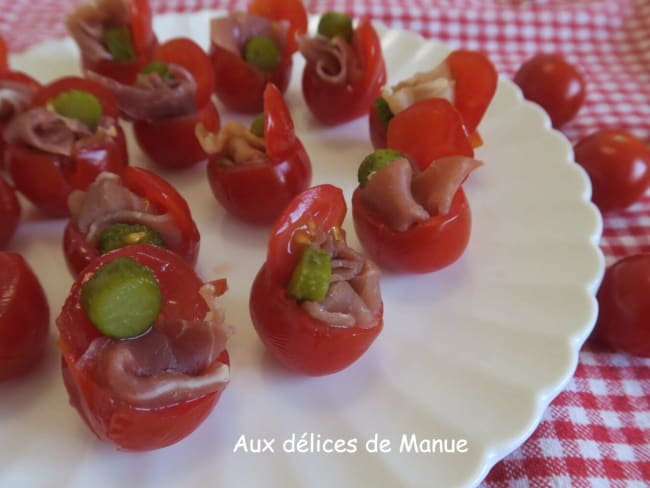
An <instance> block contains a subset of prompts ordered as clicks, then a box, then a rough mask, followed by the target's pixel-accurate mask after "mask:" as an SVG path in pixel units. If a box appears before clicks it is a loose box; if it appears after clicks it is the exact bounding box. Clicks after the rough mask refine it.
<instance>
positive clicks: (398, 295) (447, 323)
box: [0, 12, 603, 488]
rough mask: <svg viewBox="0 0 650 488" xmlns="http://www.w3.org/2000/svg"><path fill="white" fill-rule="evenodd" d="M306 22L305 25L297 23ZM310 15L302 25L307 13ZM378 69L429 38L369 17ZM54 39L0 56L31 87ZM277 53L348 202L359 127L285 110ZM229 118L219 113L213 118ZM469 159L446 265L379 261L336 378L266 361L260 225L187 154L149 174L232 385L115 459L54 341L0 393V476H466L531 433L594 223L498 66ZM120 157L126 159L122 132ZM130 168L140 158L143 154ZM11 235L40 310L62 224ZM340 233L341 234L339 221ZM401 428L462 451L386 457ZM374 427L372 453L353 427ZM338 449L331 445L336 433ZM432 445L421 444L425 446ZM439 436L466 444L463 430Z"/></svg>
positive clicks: (48, 62) (314, 155) (299, 120)
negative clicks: (374, 303)
mask: <svg viewBox="0 0 650 488" xmlns="http://www.w3.org/2000/svg"><path fill="white" fill-rule="evenodd" d="M209 17H210V14H209V13H207V12H203V13H198V14H192V15H183V16H181V15H172V16H161V17H159V18H157V19H156V25H155V27H156V30H157V32H158V33H159V34H160V37H161V39H166V38H169V37H173V36H180V35H191V36H192V37H194V38H195V39H196V40H197V41H199V42H200V43H201V44H203V45H206V44H207V39H208V18H209ZM312 20H313V19H312ZM312 28H313V22H312ZM380 31H381V37H382V40H383V47H384V53H385V56H386V59H387V63H388V72H389V81H390V82H396V81H397V80H400V79H401V78H404V77H406V76H408V75H410V74H412V73H413V72H415V71H417V70H422V69H426V68H427V67H431V66H433V65H435V64H436V63H437V62H439V61H440V60H441V59H442V58H443V57H444V56H445V55H446V53H447V52H448V48H447V47H445V46H443V45H441V44H438V43H435V42H432V41H427V40H424V39H422V38H421V37H419V36H417V35H415V34H412V33H408V32H403V31H396V30H388V29H385V28H380ZM76 59H77V51H76V48H75V46H74V45H73V43H72V42H71V41H70V40H65V41H56V42H49V43H46V44H42V45H39V46H36V47H34V48H33V49H31V50H29V51H27V52H25V53H24V54H21V55H19V56H15V57H14V58H13V59H12V60H11V61H12V64H13V65H14V66H15V67H16V69H23V70H25V71H28V72H30V73H32V74H33V75H35V76H36V77H37V78H38V79H40V80H41V81H46V80H49V79H52V78H54V77H56V76H60V75H64V74H69V73H72V72H78V68H77V61H76ZM301 69H302V60H299V59H298V56H296V65H295V68H294V78H293V83H292V85H291V87H290V89H289V92H288V94H287V99H288V104H289V106H290V109H291V111H292V114H293V117H294V121H295V124H296V127H297V131H298V134H299V136H300V137H301V138H302V140H303V142H304V144H305V146H306V147H307V149H308V152H309V154H310V155H311V160H312V163H313V166H314V180H313V182H314V183H315V184H317V183H323V182H331V183H334V184H336V185H338V186H341V187H342V188H343V189H344V191H345V194H346V196H347V197H348V201H349V197H350V195H351V193H352V191H353V189H354V187H355V180H356V176H355V175H356V169H357V165H358V163H359V161H360V160H361V159H362V157H363V156H364V155H365V154H366V153H368V152H369V151H370V149H371V147H370V143H369V140H368V135H367V121H366V119H360V120H358V121H356V122H353V123H349V124H346V125H343V126H340V127H336V128H324V127H321V126H320V125H319V124H318V123H316V122H315V121H314V120H313V119H312V117H311V116H310V114H309V113H308V111H307V109H306V107H305V106H304V105H303V102H302V97H301V92H300V88H299V86H300V84H299V77H300V73H301ZM229 118H232V116H231V114H228V113H227V112H225V111H222V119H225V120H227V119H229ZM480 132H481V135H482V136H483V139H484V140H485V145H484V146H483V147H481V148H480V149H479V150H478V157H479V158H480V159H482V160H484V161H485V166H484V167H483V168H481V169H480V170H478V171H476V172H475V173H474V174H472V177H471V178H470V179H469V181H468V182H467V183H466V184H465V188H466V193H467V195H468V198H469V200H470V202H471V206H472V211H473V216H474V223H473V229H472V238H471V242H470V245H469V247H468V249H467V252H466V253H465V255H464V256H463V257H462V259H461V260H460V261H458V262H457V263H455V264H454V265H452V266H451V267H449V268H448V269H445V270H443V271H440V272H438V273H434V274H430V275H427V276H395V275H390V274H388V275H386V276H385V277H384V279H383V281H382V287H383V296H384V304H385V328H384V331H383V332H382V334H381V335H380V337H379V338H378V340H377V341H376V342H375V343H374V345H373V346H372V348H371V349H370V351H369V352H368V353H367V354H366V355H365V356H364V357H363V358H362V359H361V360H359V361H358V362H357V363H355V364H354V365H353V366H351V367H350V368H348V369H347V370H346V371H343V372H341V373H339V374H336V375H333V376H329V377H325V378H315V379H313V378H304V377H299V376H295V375H293V374H290V373H288V372H286V371H284V370H283V369H282V368H280V367H279V366H278V365H277V364H276V363H275V362H274V361H273V360H272V359H271V358H269V357H268V356H267V355H266V354H265V352H264V348H263V346H262V345H261V343H260V342H259V340H258V338H257V336H256V334H255V332H254V330H253V328H252V326H251V323H250V318H249V315H248V292H249V286H250V283H251V281H252V279H253V276H254V274H255V273H256V271H257V269H258V267H259V266H260V265H261V264H262V261H263V260H264V255H265V246H266V238H267V233H268V228H264V227H252V226H247V225H243V224H241V223H239V222H237V221H236V220H234V219H233V218H231V217H229V216H228V215H226V214H225V213H224V211H223V210H222V209H221V208H220V207H219V205H218V204H217V203H216V201H215V200H214V199H213V197H212V195H211V193H210V191H209V188H208V184H207V181H206V180H205V178H204V169H203V166H201V167H199V168H197V169H195V170H191V171H189V172H186V173H180V174H165V175H164V176H166V177H168V178H169V179H170V180H171V181H172V182H173V183H174V184H175V185H177V188H178V189H179V190H180V192H181V193H182V194H183V195H184V196H185V197H186V198H187V199H188V201H189V203H190V206H191V208H192V211H193V214H194V217H195V219H196V221H197V223H198V225H199V228H200V230H201V233H202V241H201V253H200V259H199V270H200V272H201V274H202V275H203V276H204V277H205V278H206V279H214V278H216V277H220V276H227V277H228V281H229V284H230V291H229V292H228V294H227V295H226V296H225V297H224V300H223V302H224V305H225V308H226V311H227V320H228V321H229V322H230V323H232V324H235V325H236V326H237V334H236V336H235V337H234V338H233V340H232V343H231V345H230V347H229V350H230V352H231V358H232V383H231V385H230V386H229V387H228V388H227V390H226V391H225V393H224V395H223V397H222V399H221V401H220V403H219V404H218V406H217V408H216V409H215V411H214V412H213V413H212V415H211V416H210V417H209V418H208V420H207V421H206V422H205V423H204V424H203V425H202V426H201V427H200V428H199V430H198V431H197V432H195V433H194V434H193V435H192V436H191V437H189V438H188V439H186V440H184V441H182V442H181V443H179V444H177V445H175V446H172V447H169V448H167V449H163V450H160V451H156V452H150V453H135V454H134V453H122V452H117V451H115V450H114V448H113V447H112V446H109V445H106V444H103V443H100V442H99V441H97V440H96V439H95V438H94V436H93V435H92V434H91V433H90V432H89V431H88V429H87V428H86V427H85V425H84V424H83V423H82V421H81V420H80V418H79V417H78V415H77V413H76V412H75V411H74V410H73V409H72V408H70V407H69V406H68V403H67V396H66V393H65V391H64V388H63V385H62V382H61V379H60V373H59V365H58V356H57V352H56V348H55V345H54V340H55V339H54V333H53V337H52V341H51V344H50V348H49V352H48V355H47V359H46V361H45V362H44V364H43V365H42V367H41V368H40V369H39V370H38V371H37V372H36V373H35V374H33V375H31V376H30V377H29V378H27V379H26V380H24V381H21V382H13V383H9V384H4V385H2V386H1V387H0V439H1V441H0V485H2V486H23V485H26V486H39V487H40V486H64V485H65V486H69V487H87V486H92V487H93V488H100V487H104V486H107V487H108V486H136V485H137V486H140V487H154V488H158V487H160V486H166V487H167V486H256V485H260V484H264V485H265V486H276V487H293V486H324V487H325V486H326V487H329V486H362V484H363V485H370V486H398V485H401V486H406V485H411V486H415V485H426V486H435V487H455V486H471V485H474V484H477V483H478V482H479V481H480V480H481V479H482V478H483V477H484V476H485V475H486V474H487V472H488V470H489V468H490V467H491V466H492V465H493V464H494V463H495V462H497V461H498V460H499V459H501V458H502V457H504V456H505V455H506V454H507V453H509V452H510V451H511V450H513V449H514V448H516V447H517V446H519V445H520V444H521V443H522V442H523V441H524V440H525V439H526V438H527V437H528V436H529V435H530V434H531V433H532V431H533V429H534V428H535V426H536V425H537V423H538V422H539V421H540V418H541V416H542V414H543V412H544V409H545V408H546V406H547V405H548V403H549V402H550V401H551V399H553V398H554V397H555V396H556V395H557V394H558V393H559V392H560V390H561V389H562V387H563V386H564V385H565V384H566V382H567V381H568V380H569V378H570V377H571V375H572V374H573V372H574V369H575V366H576V362H577V355H578V350H579V349H580V347H581V345H582V343H583V341H584V340H585V338H586V337H587V335H588V333H589V332H590V330H591V327H592V325H593V323H594V320H595V317H596V302H595V300H594V292H595V290H596V288H597V286H598V284H599V282H600V279H601V276H602V272H603V257H602V255H601V253H600V251H599V249H598V246H597V243H598V240H599V237H600V234H601V219H600V215H599V214H598V212H597V211H596V210H595V208H594V207H593V206H592V205H591V204H590V203H589V198H590V192H591V190H590V186H589V183H588V181H587V178H586V177H585V175H584V173H583V172H582V171H581V170H580V169H579V167H578V166H577V165H576V164H574V163H573V162H572V160H573V154H572V151H571V146H570V145H569V143H568V142H567V141H566V139H565V138H564V137H563V136H562V135H561V134H559V133H557V132H554V131H552V130H551V129H550V128H549V121H548V118H547V117H546V115H545V114H544V113H542V111H541V110H540V109H539V108H537V107H535V106H533V105H532V104H530V103H527V102H525V101H524V100H523V99H522V97H521V94H520V92H519V91H518V90H517V89H516V88H515V86H514V85H512V84H511V83H510V82H508V81H505V80H501V81H500V83H499V88H498V90H497V94H496V97H495V99H494V101H493V103H492V105H491V106H490V109H489V110H488V113H487V114H486V116H485V119H484V121H483V123H482V124H481V126H480ZM130 150H131V157H132V161H133V162H135V163H136V164H139V163H142V162H143V158H142V156H141V154H140V153H139V151H138V150H137V148H135V147H134V146H133V145H131V146H130ZM142 164H145V165H146V163H142ZM26 214H27V215H26V219H27V220H26V221H25V222H23V224H22V226H21V227H20V229H19V231H18V234H17V236H16V237H15V238H14V240H13V242H12V248H13V249H15V250H18V251H20V252H22V253H24V255H25V256H26V257H27V259H28V260H29V262H30V263H31V264H32V266H33V267H34V268H35V270H36V272H37V274H38V276H39V277H40V279H41V280H42V282H43V285H44V287H45V289H46V290H47V293H48V296H49V300H50V306H51V310H52V316H53V318H54V317H55V316H56V315H57V313H58V311H59V310H60V307H61V305H62V303H63V300H64V298H65V296H66V294H67V292H68V289H69V286H70V284H71V282H72V280H71V277H70V275H69V274H68V272H67V270H66V267H65V264H64V260H63V255H62V252H61V247H60V246H61V244H60V236H61V231H62V228H63V225H64V222H62V221H56V222H52V221H44V220H40V218H39V217H38V216H37V214H36V213H34V212H33V211H31V210H30V209H28V210H27V212H26ZM346 228H347V229H349V236H350V242H351V244H352V245H353V246H356V245H357V242H356V237H355V235H354V232H353V230H352V226H351V222H350V219H348V220H347V221H346ZM303 433H313V434H314V436H315V438H316V439H320V440H321V442H322V441H324V440H325V439H344V440H346V441H350V442H351V441H352V439H357V441H356V453H345V454H336V453H331V454H327V453H323V452H312V453H287V452H284V449H283V447H290V446H288V445H286V446H283V443H284V441H285V440H286V439H290V438H291V436H292V435H294V434H295V435H296V436H297V437H298V438H300V436H302V435H303ZM411 434H414V435H415V436H416V437H417V439H418V441H421V440H425V439H429V440H437V441H441V440H444V439H447V448H448V449H451V448H452V447H454V446H453V445H452V444H451V442H452V441H456V442H458V441H461V440H465V441H466V442H467V452H464V453H462V452H456V453H440V452H438V453H417V454H416V453H414V452H400V447H402V448H405V447H406V446H404V445H402V446H401V440H402V436H403V435H407V436H409V437H407V438H410V435H411ZM241 435H246V436H247V437H248V439H261V438H266V439H275V443H274V448H275V452H274V453H273V454H270V453H264V454H254V453H245V452H243V451H242V450H241V449H240V450H238V452H233V450H234V448H235V446H236V445H237V441H238V439H239V438H240V436H241ZM375 435H378V437H379V438H381V439H388V440H389V442H390V447H391V452H389V453H371V452H368V451H367V449H366V444H365V443H366V441H367V440H368V439H372V438H373V437H374V436H375ZM348 447H350V445H349V444H348ZM435 447H436V448H437V449H438V450H440V447H441V446H440V443H439V442H438V444H435ZM455 447H456V448H457V449H458V450H463V451H464V450H465V448H464V445H463V444H462V443H460V444H458V443H457V444H456V445H455Z"/></svg>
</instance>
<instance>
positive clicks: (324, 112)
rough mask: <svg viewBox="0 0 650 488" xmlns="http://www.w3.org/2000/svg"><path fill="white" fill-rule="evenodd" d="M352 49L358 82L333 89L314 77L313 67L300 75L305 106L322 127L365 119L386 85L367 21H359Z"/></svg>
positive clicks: (375, 39) (309, 65)
mask: <svg viewBox="0 0 650 488" xmlns="http://www.w3.org/2000/svg"><path fill="white" fill-rule="evenodd" d="M352 46H353V48H354V51H355V53H356V55H357V59H359V60H361V63H362V66H363V73H362V74H361V76H359V77H358V78H356V79H354V80H350V81H348V82H347V83H346V84H345V85H333V84H331V83H328V82H325V81H323V80H322V79H321V78H320V77H319V76H318V74H317V72H316V67H315V65H314V64H313V63H307V64H306V65H305V69H304V71H303V73H302V93H303V96H304V98H305V102H306V103H307V106H308V107H309V109H310V110H311V112H312V113H313V114H314V116H315V117H316V118H317V119H318V120H319V121H320V122H322V123H323V124H326V125H337V124H342V123H344V122H348V121H350V120H354V119H357V118H359V117H362V116H364V115H366V114H367V113H368V110H369V107H370V106H371V105H372V102H373V101H374V100H375V99H376V98H377V97H378V96H379V95H380V90H381V87H382V86H383V85H384V84H385V83H386V65H385V63H384V57H383V54H382V51H381V41H380V40H379V36H378V35H377V32H376V31H375V29H374V28H373V27H372V24H371V23H370V21H369V20H368V19H362V20H361V21H360V22H359V25H358V26H357V28H356V29H355V30H354V34H353V37H352Z"/></svg>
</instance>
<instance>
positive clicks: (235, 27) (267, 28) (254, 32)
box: [210, 12, 289, 56]
mask: <svg viewBox="0 0 650 488" xmlns="http://www.w3.org/2000/svg"><path fill="white" fill-rule="evenodd" d="M288 32H289V22H287V21H270V20H269V19H267V18H266V17H262V16H260V15H255V14H252V13H249V12H232V13H231V14H230V15H228V16H227V17H220V18H216V19H212V20H211V21H210V40H211V41H212V42H213V43H214V44H216V45H218V46H221V47H222V48H223V49H226V50H227V51H230V52H232V53H233V54H236V55H237V56H241V55H242V53H243V51H244V46H245V45H246V43H247V42H248V40H249V39H251V38H252V37H256V36H269V37H271V38H272V39H273V41H274V42H275V44H276V45H277V46H278V48H279V49H280V51H282V52H284V51H285V50H286V43H287V34H288Z"/></svg>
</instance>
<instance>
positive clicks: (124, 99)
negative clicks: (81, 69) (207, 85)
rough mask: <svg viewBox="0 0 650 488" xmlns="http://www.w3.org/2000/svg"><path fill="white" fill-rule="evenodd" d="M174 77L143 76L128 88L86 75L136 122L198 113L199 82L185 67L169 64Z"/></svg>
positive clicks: (101, 77)
mask: <svg viewBox="0 0 650 488" xmlns="http://www.w3.org/2000/svg"><path fill="white" fill-rule="evenodd" d="M168 68H169V71H170V72H171V74H172V76H171V77H169V78H163V77H161V76H160V75H159V74H158V73H149V74H139V75H138V79H137V81H136V83H135V85H125V84H123V83H120V82H119V81H116V80H113V79H111V78H108V77H106V76H102V75H100V74H97V73H93V72H90V71H89V72H88V73H86V75H87V76H88V78H90V79H91V80H95V81H97V82H99V83H101V84H102V85H104V86H105V87H106V88H108V89H109V90H110V91H111V92H113V94H114V95H115V98H116V99H117V104H118V106H119V107H120V110H121V111H122V112H123V113H125V114H126V115H128V116H129V117H131V118H132V119H134V120H148V121H153V120H160V119H166V118H173V117H182V116H184V115H190V114H193V113H195V112H196V98H195V95H196V82H195V81H194V78H193V77H192V75H191V74H190V73H189V72H188V71H187V70H186V69H184V68H183V67H181V66H178V65H175V64H169V65H168Z"/></svg>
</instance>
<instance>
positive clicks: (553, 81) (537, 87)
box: [514, 54, 586, 129]
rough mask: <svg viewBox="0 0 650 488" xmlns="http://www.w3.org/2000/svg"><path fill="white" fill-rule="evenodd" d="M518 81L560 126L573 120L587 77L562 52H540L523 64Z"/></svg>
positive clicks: (516, 79)
mask: <svg viewBox="0 0 650 488" xmlns="http://www.w3.org/2000/svg"><path fill="white" fill-rule="evenodd" d="M514 81H515V83H516V84H517V85H519V88H521V91H522V92H523V94H524V98H526V99H527V100H530V101H532V102H535V103H537V104H538V105H540V106H541V107H542V108H543V109H544V110H546V112H547V113H548V116H549V117H550V118H551V123H552V124H553V127H555V128H556V129H557V128H559V127H562V126H563V125H564V124H566V123H567V122H569V121H570V120H571V119H572V118H573V117H575V115H576V114H577V113H578V110H580V106H581V105H582V102H583V101H584V99H585V91H586V84H585V80H584V78H583V77H582V75H581V74H580V72H579V71H578V70H577V69H576V68H575V66H573V65H571V64H569V63H568V62H567V61H566V60H565V59H564V58H563V57H562V56H560V55H559V54H538V55H536V56H533V57H532V58H531V59H529V60H528V61H526V62H525V63H524V64H522V65H521V67H520V68H519V70H518V71H517V73H515V78H514Z"/></svg>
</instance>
